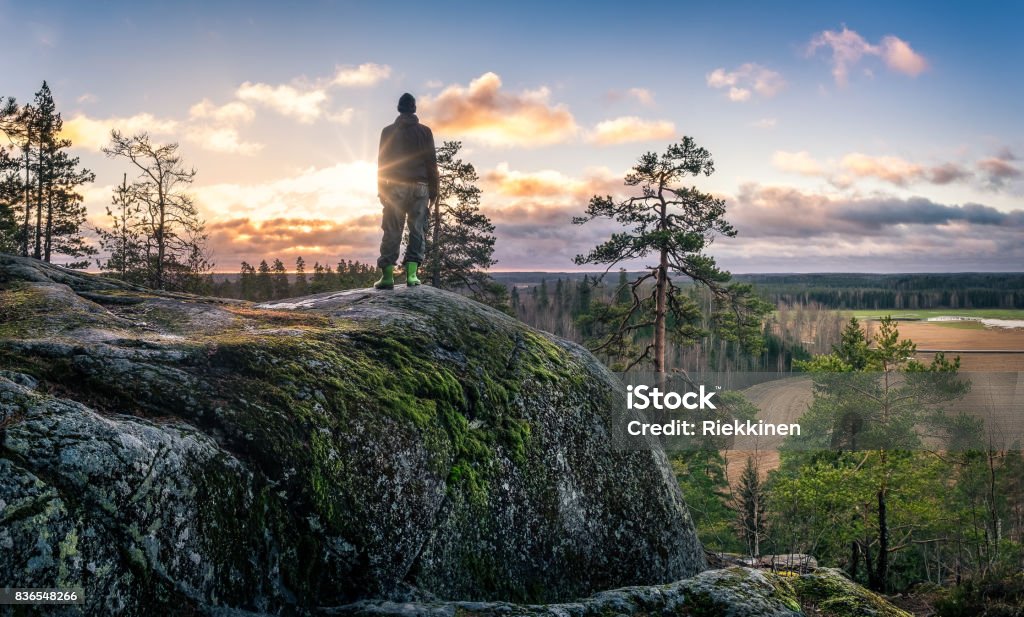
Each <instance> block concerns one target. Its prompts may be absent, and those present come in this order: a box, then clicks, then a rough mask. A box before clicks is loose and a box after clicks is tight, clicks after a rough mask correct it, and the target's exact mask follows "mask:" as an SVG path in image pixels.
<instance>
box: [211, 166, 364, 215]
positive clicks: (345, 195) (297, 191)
mask: <svg viewBox="0 0 1024 617" xmlns="http://www.w3.org/2000/svg"><path fill="white" fill-rule="evenodd" d="M193 192H194V193H195V195H196V203H197V204H199V205H200V206H201V207H202V208H203V210H204V212H205V213H206V214H207V217H208V218H209V219H210V220H224V219H234V218H251V219H253V220H270V219H277V218H292V217H294V216H295V213H296V212H303V213H306V214H307V216H309V217H310V218H331V219H337V220H342V219H347V218H351V217H353V216H355V215H361V214H367V213H372V212H379V211H380V204H379V202H378V201H377V166H376V165H375V164H374V163H372V162H370V161H353V162H350V163H338V164H336V165H332V166H330V167H320V168H316V167H311V168H308V169H304V170H301V171H300V172H298V173H296V174H294V175H292V176H286V177H283V178H278V179H274V180H268V181H266V182H257V183H252V184H238V183H221V184H213V185H206V186H197V187H195V188H194V189H193Z"/></svg>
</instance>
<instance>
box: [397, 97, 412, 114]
mask: <svg viewBox="0 0 1024 617" xmlns="http://www.w3.org/2000/svg"><path fill="white" fill-rule="evenodd" d="M398 111H399V112H400V113H403V114H414V113H416V97H414V96H413V95H411V94H409V93H408V92H406V93H405V94H403V95H402V97H401V98H400V99H398Z"/></svg>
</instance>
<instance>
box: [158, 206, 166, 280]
mask: <svg viewBox="0 0 1024 617" xmlns="http://www.w3.org/2000/svg"><path fill="white" fill-rule="evenodd" d="M159 199H160V203H159V207H160V219H159V221H158V223H157V228H156V288H157V289H163V288H164V254H165V252H166V244H165V243H166V240H165V238H164V231H165V227H164V195H163V191H162V190H161V191H160V196H159Z"/></svg>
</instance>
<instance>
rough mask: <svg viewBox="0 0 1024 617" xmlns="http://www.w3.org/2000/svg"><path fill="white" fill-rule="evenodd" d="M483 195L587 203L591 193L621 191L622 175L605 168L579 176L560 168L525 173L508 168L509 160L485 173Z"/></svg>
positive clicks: (605, 193) (602, 193) (483, 176)
mask: <svg viewBox="0 0 1024 617" xmlns="http://www.w3.org/2000/svg"><path fill="white" fill-rule="evenodd" d="M482 179H483V181H484V189H485V194H487V193H489V192H494V193H497V194H499V195H502V196H506V197H512V198H532V199H545V200H547V201H551V200H571V201H575V202H579V203H584V204H585V203H586V201H587V200H589V199H590V197H591V196H592V195H607V194H610V193H618V192H621V191H622V188H623V181H622V176H616V175H615V174H613V173H612V172H611V171H610V170H608V169H605V168H595V169H591V170H589V172H588V173H587V175H586V176H585V177H582V178H574V177H572V176H567V175H566V174H563V173H562V172H560V171H555V170H553V169H543V170H540V171H532V172H524V171H517V170H513V169H509V166H508V163H499V164H498V166H497V167H495V168H494V169H492V170H490V171H487V172H484V174H483V175H482Z"/></svg>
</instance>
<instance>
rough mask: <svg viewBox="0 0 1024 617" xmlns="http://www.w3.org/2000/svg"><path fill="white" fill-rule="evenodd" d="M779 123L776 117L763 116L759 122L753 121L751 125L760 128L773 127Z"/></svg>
mask: <svg viewBox="0 0 1024 617" xmlns="http://www.w3.org/2000/svg"><path fill="white" fill-rule="evenodd" d="M778 123H779V121H778V120H777V119H776V118H761V119H760V120H758V121H757V122H751V123H750V126H752V127H754V128H758V129H773V128H775V126H776V125H778Z"/></svg>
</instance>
